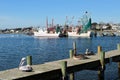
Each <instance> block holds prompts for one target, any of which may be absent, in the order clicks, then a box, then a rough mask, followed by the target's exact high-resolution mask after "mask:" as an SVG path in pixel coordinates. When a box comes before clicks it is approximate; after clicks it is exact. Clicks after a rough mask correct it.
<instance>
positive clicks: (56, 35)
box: [34, 32, 59, 37]
mask: <svg viewBox="0 0 120 80" xmlns="http://www.w3.org/2000/svg"><path fill="white" fill-rule="evenodd" d="M34 36H36V37H58V36H59V34H58V33H46V32H42V33H40V32H34Z"/></svg>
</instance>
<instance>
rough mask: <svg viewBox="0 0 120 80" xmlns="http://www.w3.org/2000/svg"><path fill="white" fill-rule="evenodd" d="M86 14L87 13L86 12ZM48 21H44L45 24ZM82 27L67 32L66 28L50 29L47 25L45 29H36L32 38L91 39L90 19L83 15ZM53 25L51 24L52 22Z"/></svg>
mask: <svg viewBox="0 0 120 80" xmlns="http://www.w3.org/2000/svg"><path fill="white" fill-rule="evenodd" d="M86 13H87V12H86ZM47 22H48V21H46V23H47ZM81 22H82V27H74V28H72V29H71V30H70V31H69V28H70V27H69V26H68V28H65V27H64V28H62V29H61V27H59V26H57V27H50V28H48V23H47V29H38V30H37V31H35V32H34V36H37V37H91V31H90V27H91V18H88V17H87V15H86V14H85V15H84V16H83V18H82V20H81ZM52 23H53V22H52ZM52 25H53V24H52Z"/></svg>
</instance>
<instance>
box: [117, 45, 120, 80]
mask: <svg viewBox="0 0 120 80" xmlns="http://www.w3.org/2000/svg"><path fill="white" fill-rule="evenodd" d="M117 50H119V51H120V44H117ZM118 77H119V78H120V62H118Z"/></svg>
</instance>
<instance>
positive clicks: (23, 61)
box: [19, 57, 33, 72]
mask: <svg viewBox="0 0 120 80" xmlns="http://www.w3.org/2000/svg"><path fill="white" fill-rule="evenodd" d="M25 62H26V58H25V57H23V58H22V59H21V61H20V64H19V70H21V71H24V72H31V71H32V70H33V69H32V67H31V66H30V65H25V66H23V65H24V63H25Z"/></svg>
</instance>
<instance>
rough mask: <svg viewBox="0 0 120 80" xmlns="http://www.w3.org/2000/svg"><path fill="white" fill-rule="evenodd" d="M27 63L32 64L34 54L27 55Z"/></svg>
mask: <svg viewBox="0 0 120 80" xmlns="http://www.w3.org/2000/svg"><path fill="white" fill-rule="evenodd" d="M27 65H32V56H27Z"/></svg>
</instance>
